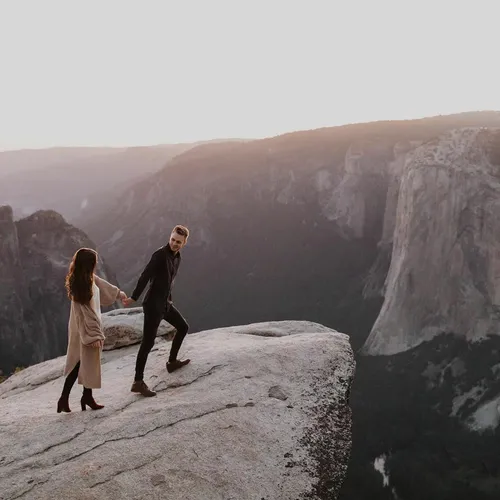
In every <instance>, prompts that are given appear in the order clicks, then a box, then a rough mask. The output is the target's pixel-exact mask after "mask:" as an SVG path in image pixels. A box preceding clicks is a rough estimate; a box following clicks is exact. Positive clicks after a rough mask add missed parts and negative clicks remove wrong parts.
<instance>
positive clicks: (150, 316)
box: [135, 304, 189, 381]
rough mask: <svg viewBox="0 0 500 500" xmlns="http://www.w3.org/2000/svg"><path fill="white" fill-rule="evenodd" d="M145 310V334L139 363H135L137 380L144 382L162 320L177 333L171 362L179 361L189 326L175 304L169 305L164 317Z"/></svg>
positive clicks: (173, 341)
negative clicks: (145, 371)
mask: <svg viewBox="0 0 500 500" xmlns="http://www.w3.org/2000/svg"><path fill="white" fill-rule="evenodd" d="M143 310H144V332H143V335H142V342H141V347H140V348H139V352H138V354H137V361H136V363H135V380H136V381H138V380H143V378H144V368H145V367H146V361H147V360H148V355H149V353H150V351H151V349H152V348H153V346H154V345H155V338H156V333H157V332H158V327H159V326H160V322H161V320H162V319H164V320H165V321H167V322H168V323H170V324H171V325H172V326H173V327H174V328H175V329H176V330H177V331H176V332H175V337H174V339H173V340H172V347H171V348H170V356H169V358H168V360H169V361H175V360H176V359H177V354H178V353H179V349H180V348H181V345H182V341H183V340H184V337H185V336H186V334H187V332H188V330H189V325H188V323H187V321H186V320H185V319H184V317H183V316H182V314H181V313H180V312H179V311H178V310H177V308H176V307H175V306H174V305H173V304H169V305H168V306H167V308H166V309H165V311H164V313H163V316H162V315H161V314H158V311H156V310H154V309H151V308H148V307H147V306H144V307H143Z"/></svg>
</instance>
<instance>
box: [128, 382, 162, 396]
mask: <svg viewBox="0 0 500 500" xmlns="http://www.w3.org/2000/svg"><path fill="white" fill-rule="evenodd" d="M130 390H131V391H132V392H138V393H139V394H142V395H143V396H145V397H147V398H150V397H152V396H156V392H154V391H152V390H151V389H150V388H149V387H148V386H147V385H146V383H145V382H144V380H136V381H135V382H134V383H133V384H132V388H131V389H130Z"/></svg>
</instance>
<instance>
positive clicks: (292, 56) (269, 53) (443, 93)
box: [0, 0, 500, 150]
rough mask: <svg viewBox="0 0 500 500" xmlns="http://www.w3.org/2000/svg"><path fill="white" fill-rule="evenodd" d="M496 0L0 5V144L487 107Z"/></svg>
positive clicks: (249, 129) (276, 127)
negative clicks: (465, 0) (466, 0)
mask: <svg viewBox="0 0 500 500" xmlns="http://www.w3.org/2000/svg"><path fill="white" fill-rule="evenodd" d="M497 9H498V7H497V3H496V2H495V1H482V0H476V1H475V2H470V1H469V2H463V3H462V2H457V1H456V0H455V1H447V0H433V1H419V2H416V1H413V2H409V1H402V0H399V1H384V0H377V1H373V0H369V1H363V2H360V1H355V0H349V1H347V0H342V1H334V0H330V1H321V2H319V1H314V0H308V1H294V0H288V1H278V0H266V1H259V0H251V1H238V0H228V1H219V0H200V1H188V0H176V1H172V2H171V1H166V0H163V1H155V2H153V1H141V2H138V1H124V0H120V1H104V0H100V1H85V2H69V1H67V0H65V1H58V2H56V1H51V0H43V1H41V0H34V1H32V2H27V1H21V0H16V1H7V0H4V1H2V0H0V64H1V66H0V67H1V76H0V150H3V149H18V148H39V147H52V146H98V145H99V146H113V145H119V146H126V145H147V144H158V143H174V142H188V141H194V140H206V139H212V138H226V137H240V138H254V137H255V138H257V137H265V136H272V135H276V134H280V133H283V132H288V131H293V130H303V129H311V128H318V127H324V126H332V125H339V124H344V123H352V122H359V121H372V120H382V119H402V118H403V119H404V118H419V117H423V116H430V115H437V114H448V113H455V112H462V111H472V110H485V109H494V110H499V109H500V92H499V89H500V70H499V69H498V59H499V56H498V49H499V47H500V31H499V29H498V15H497Z"/></svg>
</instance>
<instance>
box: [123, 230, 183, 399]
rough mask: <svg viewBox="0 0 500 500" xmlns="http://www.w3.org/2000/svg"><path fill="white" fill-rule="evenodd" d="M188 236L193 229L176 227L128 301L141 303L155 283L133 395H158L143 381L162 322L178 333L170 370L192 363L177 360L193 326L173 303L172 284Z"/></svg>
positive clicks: (148, 301) (146, 310)
mask: <svg viewBox="0 0 500 500" xmlns="http://www.w3.org/2000/svg"><path fill="white" fill-rule="evenodd" d="M188 237H189V230H188V229H187V227H185V226H181V225H177V226H175V227H174V229H173V230H172V233H171V235H170V240H169V242H168V243H167V244H166V245H165V246H163V247H161V248H159V249H158V250H156V251H155V252H154V253H153V255H152V256H151V259H150V261H149V262H148V264H147V266H146V267H145V268H144V271H143V272H142V274H141V276H140V278H139V280H138V281H137V285H136V287H135V290H134V291H133V292H132V294H131V295H130V298H128V299H125V300H124V304H125V305H126V306H129V305H130V304H132V303H133V302H135V301H137V300H138V299H139V297H140V296H141V294H142V292H143V291H144V288H145V287H146V285H147V284H148V282H151V284H150V286H149V289H148V291H147V292H146V296H145V298H144V301H143V310H144V332H143V336H142V342H141V347H140V348H139V352H138V354H137V360H136V365H135V379H134V383H133V384H132V388H131V391H132V392H137V393H140V394H142V395H143V396H146V397H151V396H156V392H154V391H152V390H150V389H149V387H148V386H147V385H146V383H145V382H144V380H143V379H144V368H145V366H146V361H147V359H148V355H149V352H150V351H151V349H152V348H153V346H154V343H155V338H156V333H157V331H158V326H159V325H160V322H161V320H162V319H164V320H165V321H167V322H168V323H170V324H171V325H172V326H173V327H174V328H175V329H176V330H177V331H176V333H175V337H174V339H173V341H172V346H171V348H170V355H169V358H168V362H167V371H168V372H169V373H171V372H173V371H175V370H178V369H179V368H181V367H183V366H184V365H187V364H188V363H189V361H190V360H189V359H185V360H184V361H179V360H178V359H177V354H178V353H179V349H180V347H181V344H182V341H183V340H184V337H185V336H186V334H187V332H188V329H189V325H188V324H187V322H186V320H185V319H184V318H183V317H182V314H181V313H180V312H179V311H178V310H177V309H176V307H175V306H174V304H173V303H172V285H173V282H174V279H175V276H176V274H177V271H178V269H179V265H180V263H181V254H180V250H181V249H182V248H183V247H184V245H185V244H186V242H187V239H188Z"/></svg>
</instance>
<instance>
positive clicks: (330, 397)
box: [0, 322, 354, 500]
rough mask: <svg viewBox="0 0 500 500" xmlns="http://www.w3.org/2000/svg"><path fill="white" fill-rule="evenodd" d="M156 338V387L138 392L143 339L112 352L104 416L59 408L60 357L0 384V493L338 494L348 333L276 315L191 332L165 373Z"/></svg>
mask: <svg viewBox="0 0 500 500" xmlns="http://www.w3.org/2000/svg"><path fill="white" fill-rule="evenodd" d="M169 347H170V344H169V343H167V342H165V341H164V340H163V339H157V343H156V346H155V348H154V350H153V351H152V353H151V355H150V359H149V363H148V367H147V370H146V376H147V380H146V381H147V383H149V384H150V385H151V386H153V387H154V388H155V389H156V390H157V391H158V395H157V397H155V398H141V397H140V396H137V395H135V394H132V393H131V392H130V384H131V380H132V378H133V368H134V363H135V355H136V353H137V347H125V348H123V349H119V350H112V351H106V352H105V353H104V356H103V380H104V385H103V389H102V390H100V391H95V392H96V398H97V399H98V400H99V401H100V402H102V403H103V404H105V405H106V406H105V408H104V409H103V410H101V411H98V412H93V411H87V412H85V413H83V412H81V411H79V408H78V403H77V401H78V398H79V396H80V391H79V390H78V389H75V390H74V392H73V394H72V397H71V400H70V403H71V406H72V409H73V412H72V413H71V414H56V412H55V403H56V401H57V398H58V396H59V392H60V390H61V387H62V383H63V379H62V378H61V377H60V374H61V370H62V367H63V363H64V358H57V359H54V360H51V361H48V362H45V363H42V364H39V365H36V366H32V367H30V368H28V369H26V370H24V371H23V372H20V373H18V374H16V375H14V376H13V377H11V378H10V379H8V380H7V381H6V382H4V383H3V384H1V385H0V407H1V412H0V439H1V441H2V448H1V450H0V465H1V467H0V498H1V499H2V500H13V499H15V498H20V497H22V498H23V499H40V498H52V499H54V500H58V499H64V500H66V499H75V500H76V499H86V500H91V499H102V498H106V499H114V498H117V499H132V498H133V499H137V498H157V499H167V498H168V499H169V500H176V499H179V500H180V499H182V500H184V499H186V498H189V499H190V500H197V499H199V500H212V499H217V500H219V499H220V500H222V499H230V498H232V499H266V500H290V499H292V498H293V499H324V500H326V499H334V498H337V495H338V491H339V488H340V486H341V484H342V481H343V478H344V475H345V472H346V468H347V462H348V459H349V454H350V446H351V431H350V429H351V414H350V409H349V391H350V387H351V382H352V379H353V375H354V362H353V353H352V350H351V347H350V345H349V341H348V337H347V336H346V335H343V334H339V333H337V332H335V331H332V330H330V329H328V328H326V327H324V326H322V325H319V324H315V323H310V322H273V323H262V324H250V325H246V326H242V327H232V328H226V329H218V330H214V331H205V332H200V333H198V334H196V335H190V336H188V337H187V338H186V341H185V344H184V345H183V347H182V350H181V355H182V357H185V356H188V357H190V358H191V359H192V362H191V364H189V365H188V366H187V367H185V368H184V369H183V370H180V371H178V372H175V373H173V374H168V373H167V371H166V369H165V360H166V358H167V355H168V349H169Z"/></svg>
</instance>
